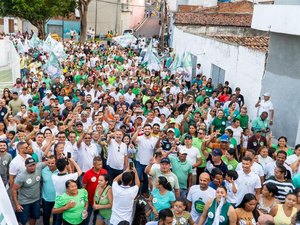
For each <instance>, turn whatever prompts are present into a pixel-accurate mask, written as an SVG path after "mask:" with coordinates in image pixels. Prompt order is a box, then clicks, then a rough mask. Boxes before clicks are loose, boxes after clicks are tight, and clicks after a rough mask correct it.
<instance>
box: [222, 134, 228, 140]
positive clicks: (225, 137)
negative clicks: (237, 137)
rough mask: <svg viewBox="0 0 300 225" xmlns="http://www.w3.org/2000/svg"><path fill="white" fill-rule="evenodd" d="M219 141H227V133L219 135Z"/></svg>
mask: <svg viewBox="0 0 300 225" xmlns="http://www.w3.org/2000/svg"><path fill="white" fill-rule="evenodd" d="M220 141H221V142H229V136H228V135H227V134H223V135H222V136H221V137H220Z"/></svg>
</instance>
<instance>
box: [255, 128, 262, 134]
mask: <svg viewBox="0 0 300 225" xmlns="http://www.w3.org/2000/svg"><path fill="white" fill-rule="evenodd" d="M261 130H262V129H261V128H260V127H256V128H254V132H255V133H257V132H261Z"/></svg>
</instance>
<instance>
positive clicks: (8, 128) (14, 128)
mask: <svg viewBox="0 0 300 225" xmlns="http://www.w3.org/2000/svg"><path fill="white" fill-rule="evenodd" d="M7 131H14V132H17V123H15V125H13V126H12V125H10V123H8V126H7Z"/></svg>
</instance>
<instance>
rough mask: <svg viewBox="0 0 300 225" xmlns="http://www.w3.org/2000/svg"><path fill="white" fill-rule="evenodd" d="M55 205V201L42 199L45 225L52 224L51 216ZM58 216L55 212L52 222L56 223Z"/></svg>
mask: <svg viewBox="0 0 300 225" xmlns="http://www.w3.org/2000/svg"><path fill="white" fill-rule="evenodd" d="M53 206H54V202H47V201H45V200H44V199H42V207H43V223H44V225H50V217H51V213H52V209H53ZM56 217H57V214H53V222H52V224H55V222H56Z"/></svg>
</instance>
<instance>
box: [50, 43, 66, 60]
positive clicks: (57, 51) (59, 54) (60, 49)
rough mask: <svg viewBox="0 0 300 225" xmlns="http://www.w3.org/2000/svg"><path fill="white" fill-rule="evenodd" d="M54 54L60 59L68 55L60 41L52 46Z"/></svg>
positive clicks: (64, 58)
mask: <svg viewBox="0 0 300 225" xmlns="http://www.w3.org/2000/svg"><path fill="white" fill-rule="evenodd" d="M52 52H53V53H54V54H55V56H56V57H57V58H58V59H59V60H60V59H62V60H66V59H67V57H68V55H67V54H66V53H65V51H64V46H63V44H62V43H61V42H58V43H57V44H56V45H55V46H54V47H53V51H52Z"/></svg>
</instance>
